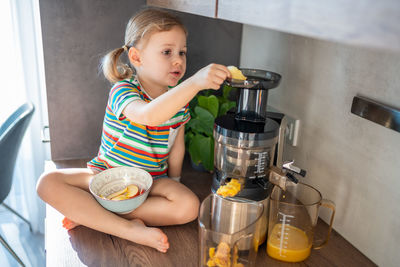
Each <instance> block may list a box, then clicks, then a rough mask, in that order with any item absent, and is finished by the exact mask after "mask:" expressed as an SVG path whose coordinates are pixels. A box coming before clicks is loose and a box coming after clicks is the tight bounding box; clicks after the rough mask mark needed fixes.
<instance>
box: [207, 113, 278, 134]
mask: <svg viewBox="0 0 400 267" xmlns="http://www.w3.org/2000/svg"><path fill="white" fill-rule="evenodd" d="M260 126H261V127H260ZM214 131H215V132H216V133H217V134H220V135H223V136H226V137H230V138H235V139H240V140H268V139H272V138H275V137H277V136H278V135H279V124H278V123H277V122H276V121H274V120H273V119H269V118H266V120H265V124H260V123H253V122H246V121H239V120H236V119H235V114H232V113H228V114H226V115H223V116H220V117H217V118H216V119H215V123H214Z"/></svg>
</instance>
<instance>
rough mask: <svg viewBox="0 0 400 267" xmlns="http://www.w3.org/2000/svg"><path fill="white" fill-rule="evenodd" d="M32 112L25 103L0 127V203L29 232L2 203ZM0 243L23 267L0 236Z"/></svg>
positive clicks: (9, 186) (9, 184) (6, 194)
mask: <svg viewBox="0 0 400 267" xmlns="http://www.w3.org/2000/svg"><path fill="white" fill-rule="evenodd" d="M34 111H35V107H34V106H33V104H32V103H25V104H23V105H22V106H20V107H19V108H18V109H17V110H16V111H15V112H14V113H13V114H11V116H10V117H9V118H8V119H7V120H6V121H5V122H4V123H3V125H1V126H0V159H1V168H0V203H1V205H3V206H4V207H5V208H7V209H8V210H9V211H11V212H12V213H14V214H15V215H17V216H18V217H19V218H21V219H22V220H23V221H25V222H26V223H27V224H28V225H29V230H30V231H31V232H32V225H31V223H30V222H29V221H28V220H27V219H25V218H24V217H22V216H21V215H20V214H19V213H18V212H16V211H15V210H13V209H12V208H11V207H9V206H8V205H6V204H5V203H3V201H4V199H5V198H6V197H7V196H8V194H9V193H10V190H11V185H12V181H13V174H14V168H15V162H16V159H17V155H18V151H19V148H20V146H21V142H22V138H23V137H24V135H25V132H26V129H27V128H28V125H29V122H30V121H31V119H32V115H33V112H34ZM0 242H1V243H2V245H3V246H4V247H5V248H6V249H7V250H8V251H9V252H10V253H11V255H12V256H13V257H14V258H15V259H16V260H17V261H18V262H19V263H20V264H21V266H25V265H24V263H23V262H22V261H21V259H20V258H19V257H18V256H17V254H15V252H14V250H12V248H11V247H10V246H9V245H8V243H7V242H6V241H5V239H4V238H3V237H2V236H1V235H0Z"/></svg>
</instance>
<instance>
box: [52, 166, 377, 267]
mask: <svg viewBox="0 0 400 267" xmlns="http://www.w3.org/2000/svg"><path fill="white" fill-rule="evenodd" d="M86 162H87V159H82V160H67V161H57V162H46V169H47V170H48V169H51V168H72V167H86ZM211 178H212V175H211V174H209V173H204V172H198V171H195V170H194V169H193V168H192V167H191V166H190V163H189V160H188V159H185V162H184V168H183V175H182V183H183V184H185V185H186V186H188V187H189V188H190V189H192V190H193V191H194V192H195V193H196V194H197V195H198V197H199V198H200V200H203V199H204V198H205V197H206V196H207V195H208V194H209V193H210V188H211ZM62 219H63V216H62V215H61V214H60V213H59V212H58V211H56V210H55V209H54V208H52V207H51V206H49V205H47V207H46V233H45V240H46V266H49V267H52V266H57V267H61V266H65V267H75V266H96V267H97V266H116V267H123V266H146V267H147V266H152V267H156V266H163V267H169V266H171V267H172V266H174V267H175V266H185V267H189V266H197V265H198V257H199V251H198V225H197V221H193V222H191V223H188V224H184V225H179V226H168V227H161V229H162V230H163V231H164V232H165V233H166V234H167V236H168V240H169V242H170V248H169V250H168V252H167V253H165V254H163V253H160V252H157V251H156V250H155V249H152V248H149V247H146V246H142V245H138V244H135V243H133V242H130V241H127V240H124V239H121V238H118V237H115V236H111V235H108V234H104V233H101V232H98V231H95V230H92V229H90V228H87V227H84V226H78V227H76V228H75V229H72V230H70V231H66V230H65V229H64V228H63V227H62V223H61V221H62ZM327 229H328V226H327V224H325V223H324V222H323V221H322V220H319V222H318V226H317V229H316V237H315V238H316V239H319V238H322V237H323V236H324V235H325V233H326V231H327ZM265 250H266V244H265V243H264V244H263V245H261V246H260V248H259V251H258V254H257V262H256V266H257V267H258V266H324V267H328V266H363V267H365V266H376V265H375V264H374V263H373V262H372V261H370V260H369V259H368V258H367V257H366V256H364V255H363V254H362V253H361V252H360V251H358V250H357V249H356V248H355V247H353V246H352V245H351V244H350V243H349V242H347V241H346V240H345V239H344V238H343V237H342V236H341V235H339V234H338V233H337V232H336V231H333V232H332V234H331V237H330V241H329V242H328V244H327V245H326V246H325V247H324V248H322V249H320V250H313V251H312V252H311V255H310V257H309V258H308V259H306V260H305V261H304V262H300V263H284V262H280V261H277V260H274V259H272V258H270V257H269V256H268V255H267V254H266V251H265Z"/></svg>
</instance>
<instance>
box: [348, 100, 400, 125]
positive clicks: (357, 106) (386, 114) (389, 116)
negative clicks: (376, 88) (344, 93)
mask: <svg viewBox="0 0 400 267" xmlns="http://www.w3.org/2000/svg"><path fill="white" fill-rule="evenodd" d="M351 113H353V114H355V115H357V116H360V117H361V118H364V119H366V120H369V121H372V122H375V123H377V124H380V125H382V126H384V127H386V128H389V129H392V130H395V131H396V132H400V109H397V108H394V107H390V106H388V105H385V104H382V103H379V102H376V101H373V100H371V99H368V98H365V97H362V96H355V97H354V98H353V104H352V105H351Z"/></svg>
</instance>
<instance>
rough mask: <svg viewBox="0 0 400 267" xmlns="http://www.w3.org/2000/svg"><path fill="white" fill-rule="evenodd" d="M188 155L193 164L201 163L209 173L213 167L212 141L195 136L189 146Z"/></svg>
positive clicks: (208, 137)
mask: <svg viewBox="0 0 400 267" xmlns="http://www.w3.org/2000/svg"><path fill="white" fill-rule="evenodd" d="M189 154H190V157H191V159H192V161H193V162H194V163H195V164H199V163H201V164H203V166H204V168H206V169H207V170H209V171H211V170H212V169H213V166H214V139H213V138H212V137H210V136H203V135H200V134H195V135H194V136H193V138H192V140H191V142H190V144H189Z"/></svg>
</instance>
